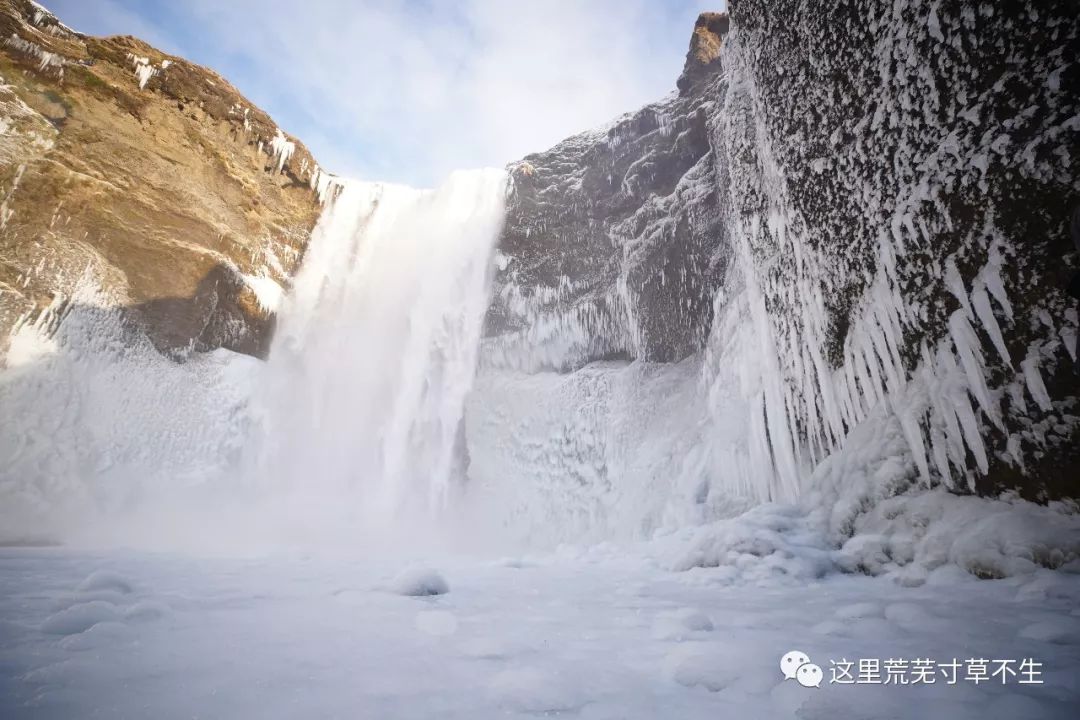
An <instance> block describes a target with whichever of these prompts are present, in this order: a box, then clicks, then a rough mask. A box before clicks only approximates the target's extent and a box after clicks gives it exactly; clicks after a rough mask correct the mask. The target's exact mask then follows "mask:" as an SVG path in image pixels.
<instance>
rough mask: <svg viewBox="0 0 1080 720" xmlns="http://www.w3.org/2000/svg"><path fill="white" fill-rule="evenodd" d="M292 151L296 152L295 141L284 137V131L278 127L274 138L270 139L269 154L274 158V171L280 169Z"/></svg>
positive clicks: (287, 160) (279, 170)
mask: <svg viewBox="0 0 1080 720" xmlns="http://www.w3.org/2000/svg"><path fill="white" fill-rule="evenodd" d="M294 152H296V143H294V142H293V141H292V140H289V139H288V138H287V137H285V133H283V132H281V130H280V129H278V130H277V132H276V134H275V135H274V139H273V140H271V141H270V155H271V157H273V158H274V165H275V168H276V169H275V172H279V173H280V172H281V171H282V169H283V168H284V167H285V164H286V163H288V162H289V159H290V158H291V157H292V155H293V153H294Z"/></svg>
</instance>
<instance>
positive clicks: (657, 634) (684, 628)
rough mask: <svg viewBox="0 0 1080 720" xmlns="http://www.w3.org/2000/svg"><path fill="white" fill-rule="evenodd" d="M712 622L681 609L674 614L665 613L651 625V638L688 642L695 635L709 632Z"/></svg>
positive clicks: (688, 610) (689, 609)
mask: <svg viewBox="0 0 1080 720" xmlns="http://www.w3.org/2000/svg"><path fill="white" fill-rule="evenodd" d="M712 629H713V623H712V620H710V619H709V616H708V615H705V614H704V613H702V612H700V611H698V610H694V609H693V608H682V609H680V610H675V611H674V612H670V613H665V614H663V615H661V616H660V617H658V618H657V619H656V622H655V623H654V624H653V633H652V634H653V638H655V639H656V640H677V641H682V640H689V639H691V638H692V637H694V636H695V634H697V633H702V632H711V631H712Z"/></svg>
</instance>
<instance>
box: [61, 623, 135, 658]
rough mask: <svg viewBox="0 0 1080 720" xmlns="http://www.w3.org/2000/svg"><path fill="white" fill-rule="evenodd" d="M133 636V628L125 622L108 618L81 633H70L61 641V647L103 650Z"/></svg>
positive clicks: (76, 649) (74, 649)
mask: <svg viewBox="0 0 1080 720" xmlns="http://www.w3.org/2000/svg"><path fill="white" fill-rule="evenodd" d="M133 637H134V633H133V632H132V630H131V628H130V627H128V626H127V625H125V624H124V623H120V622H113V621H111V620H106V621H104V622H99V623H95V624H94V625H92V626H90V627H89V628H87V629H86V630H85V631H83V632H81V633H76V634H74V635H68V636H67V637H65V638H63V639H62V640H61V641H60V647H62V648H63V649H65V650H72V651H85V650H101V649H104V648H107V647H110V646H111V645H113V644H115V643H118V642H125V641H127V640H131V639H132V638H133Z"/></svg>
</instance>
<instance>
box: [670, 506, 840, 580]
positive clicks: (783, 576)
mask: <svg viewBox="0 0 1080 720" xmlns="http://www.w3.org/2000/svg"><path fill="white" fill-rule="evenodd" d="M668 542H671V543H674V549H673V550H672V551H671V552H670V553H669V555H668V557H667V558H666V562H665V564H666V565H667V566H668V567H669V568H670V569H672V570H676V571H679V570H689V569H691V568H697V567H701V568H720V569H722V570H723V572H722V573H720V574H718V575H717V579H719V580H724V581H730V582H735V581H737V580H740V579H742V580H748V581H751V582H755V583H757V584H777V583H788V582H805V581H807V580H815V579H818V578H821V577H824V576H825V575H826V574H828V573H829V572H831V571H833V570H834V569H835V566H834V563H833V560H832V551H831V549H830V547H829V543H828V542H827V540H826V539H825V537H824V534H823V533H822V531H821V528H820V527H819V526H817V525H816V524H815V522H814V520H813V518H812V517H809V516H807V515H806V514H804V513H803V512H802V511H800V510H799V509H797V508H795V507H793V506H783V505H778V504H766V505H759V506H757V507H755V508H752V509H751V510H749V511H747V512H746V513H744V514H742V515H739V516H737V517H734V518H729V519H726V520H721V521H718V522H715V523H712V524H710V525H705V526H702V527H700V528H694V529H691V530H688V531H683V532H680V533H675V534H673V535H671V536H670V537H669V538H665V539H664V544H667V543H668Z"/></svg>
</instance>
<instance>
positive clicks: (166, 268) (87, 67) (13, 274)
mask: <svg viewBox="0 0 1080 720" xmlns="http://www.w3.org/2000/svg"><path fill="white" fill-rule="evenodd" d="M0 78H2V79H0V203H2V208H0V338H3V339H0V358H2V357H3V355H4V353H5V350H6V346H7V337H8V334H9V332H10V330H11V329H12V328H13V327H14V326H16V324H17V323H19V322H20V321H25V320H26V319H27V318H32V317H33V316H34V315H35V313H37V312H40V311H41V309H42V308H43V307H45V306H47V305H49V304H50V303H54V302H57V301H58V299H59V301H64V300H65V299H67V300H69V301H71V302H85V301H86V296H87V295H88V294H89V295H91V296H93V300H92V301H93V302H94V303H96V304H104V305H106V306H115V307H120V308H124V313H125V315H126V316H127V317H128V318H130V320H131V321H132V322H133V323H135V324H137V325H138V326H141V327H142V328H143V329H144V330H145V331H146V332H147V334H148V335H149V336H150V338H151V339H152V340H153V342H154V344H155V345H156V346H157V347H158V348H159V349H160V350H163V351H166V352H168V353H170V354H173V355H175V356H178V357H179V356H182V355H183V354H184V353H185V352H187V351H190V350H209V349H212V348H215V347H227V348H230V349H233V350H237V351H239V352H245V353H250V354H254V355H264V354H265V352H266V350H267V347H268V341H269V337H270V333H271V329H272V321H273V318H272V305H273V300H274V297H275V295H277V294H279V289H280V288H284V287H287V285H288V282H289V279H290V277H291V275H292V273H293V272H294V270H295V269H296V266H297V265H298V263H299V261H300V258H301V256H302V255H303V252H304V249H305V246H306V243H307V240H308V237H309V235H310V231H311V229H312V227H313V226H314V223H315V221H316V219H317V217H318V214H319V210H320V204H319V202H318V198H317V193H316V192H314V191H313V189H312V188H313V186H314V185H315V184H316V182H317V180H318V176H319V171H318V167H317V165H316V163H315V161H314V159H313V158H312V156H311V154H310V153H309V152H308V151H307V149H306V148H305V147H304V146H303V145H302V144H301V143H300V142H298V141H297V140H295V139H294V138H292V137H289V136H287V135H284V134H283V133H281V132H280V131H279V130H278V128H277V126H276V125H275V123H274V122H273V120H272V119H271V118H270V117H269V116H268V115H267V114H266V113H264V112H263V111H261V110H259V109H258V108H256V107H254V106H253V105H252V104H251V103H250V102H249V101H248V100H247V99H245V98H244V97H243V96H242V95H241V94H240V93H239V91H237V90H236V88H234V87H232V86H231V85H230V84H229V83H228V82H226V81H225V80H224V79H223V78H222V77H221V76H219V75H218V74H217V73H215V72H213V71H211V70H209V69H207V68H204V67H200V66H198V65H195V64H192V63H189V62H187V61H185V60H183V59H182V58H177V57H171V56H168V55H165V54H163V53H161V52H159V51H158V50H156V49H154V48H153V47H151V46H149V45H147V44H146V43H143V42H141V41H140V40H137V39H135V38H132V37H110V38H95V37H89V36H85V35H82V34H79V33H76V32H74V31H72V30H71V29H69V28H67V27H65V26H64V25H62V24H61V23H60V21H59V20H57V19H56V18H55V17H53V16H52V15H50V14H48V13H47V12H45V11H43V10H42V9H41V8H40V6H37V5H35V4H34V3H31V2H28V1H27V0H0ZM322 177H323V178H324V180H325V178H326V176H325V175H323V176H322Z"/></svg>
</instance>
